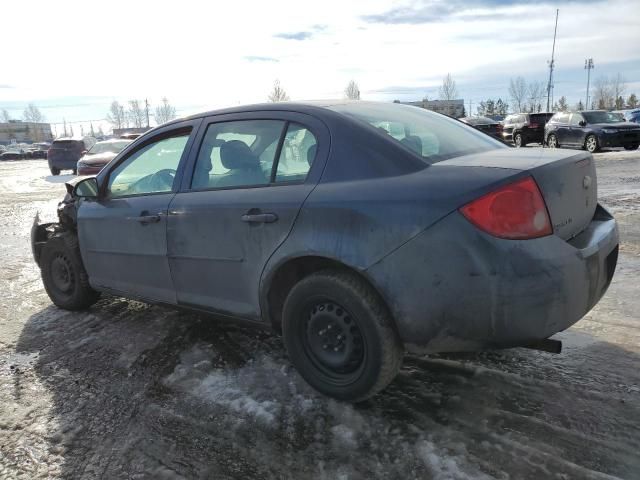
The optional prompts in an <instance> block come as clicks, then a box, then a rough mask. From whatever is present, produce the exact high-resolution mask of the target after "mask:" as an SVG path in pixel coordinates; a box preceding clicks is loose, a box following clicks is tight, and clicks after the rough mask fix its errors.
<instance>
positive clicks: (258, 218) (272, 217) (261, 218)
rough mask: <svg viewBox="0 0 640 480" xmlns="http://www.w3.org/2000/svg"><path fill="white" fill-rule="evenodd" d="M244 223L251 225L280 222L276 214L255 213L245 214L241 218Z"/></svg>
mask: <svg viewBox="0 0 640 480" xmlns="http://www.w3.org/2000/svg"><path fill="white" fill-rule="evenodd" d="M240 220H242V221H243V222H249V223H273V222H275V221H276V220H278V216H277V215H276V214H275V213H254V214H248V213H247V214H245V215H242V217H240Z"/></svg>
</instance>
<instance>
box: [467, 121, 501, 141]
mask: <svg viewBox="0 0 640 480" xmlns="http://www.w3.org/2000/svg"><path fill="white" fill-rule="evenodd" d="M460 121H461V122H464V123H466V124H467V125H471V126H472V127H475V128H477V129H478V130H480V131H481V132H484V133H486V134H487V135H491V136H492V137H494V138H497V139H498V140H502V124H501V123H500V122H498V121H496V120H493V119H491V118H489V117H464V118H461V119H460Z"/></svg>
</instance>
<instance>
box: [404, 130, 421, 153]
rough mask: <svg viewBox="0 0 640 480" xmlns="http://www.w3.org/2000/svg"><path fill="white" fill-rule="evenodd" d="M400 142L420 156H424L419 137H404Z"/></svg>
mask: <svg viewBox="0 0 640 480" xmlns="http://www.w3.org/2000/svg"><path fill="white" fill-rule="evenodd" d="M400 142H401V143H402V144H403V145H404V146H405V147H407V148H410V149H411V150H413V151H414V152H416V153H417V154H418V155H422V140H421V139H420V137H418V136H417V135H409V136H408V137H404V138H403V139H402V140H400Z"/></svg>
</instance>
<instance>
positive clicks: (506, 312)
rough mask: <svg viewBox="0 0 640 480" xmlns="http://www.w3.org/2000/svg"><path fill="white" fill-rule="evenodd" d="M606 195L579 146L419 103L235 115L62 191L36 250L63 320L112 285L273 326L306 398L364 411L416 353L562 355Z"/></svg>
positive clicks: (603, 258) (172, 126)
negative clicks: (511, 137)
mask: <svg viewBox="0 0 640 480" xmlns="http://www.w3.org/2000/svg"><path fill="white" fill-rule="evenodd" d="M596 185H597V183H596V169H595V165H594V161H593V158H592V157H591V155H589V154H588V153H586V152H583V153H580V152H578V153H576V152H564V151H561V150H551V149H544V150H543V149H528V150H515V149H512V148H509V147H507V146H506V145H504V144H503V143H501V142H499V141H497V140H494V139H492V138H490V137H489V136H487V135H484V134H482V133H480V132H478V131H477V130H475V129H473V128H470V127H469V126H467V125H464V124H463V123H461V122H458V121H457V120H453V119H449V118H447V117H445V116H443V115H439V114H437V113H433V112H429V111H428V110H424V109H420V108H415V107H412V106H405V105H398V104H393V103H388V104H384V103H371V102H361V101H359V102H339V103H334V104H328V105H324V106H320V105H307V104H295V103H283V104H269V105H257V106H248V107H237V108H232V109H227V110H221V111H216V112H210V113H205V114H201V115H196V116H193V117H190V118H186V119H181V120H177V121H173V122H169V123H167V124H164V125H162V126H160V127H158V128H156V129H154V130H152V131H150V132H148V133H146V134H144V135H143V136H142V137H140V138H139V139H137V140H136V141H135V142H133V143H132V144H131V145H130V146H128V147H127V148H126V149H125V150H123V151H122V152H121V153H120V154H119V155H118V156H117V157H116V158H115V159H114V160H113V161H112V162H110V163H109V165H107V166H106V167H105V168H104V169H103V170H102V171H101V172H100V173H99V174H98V175H97V176H96V177H89V178H81V177H78V178H76V179H74V180H73V181H72V182H69V183H68V184H67V188H68V192H69V194H68V195H67V197H66V199H65V200H64V201H63V202H62V204H61V205H60V207H59V209H58V215H59V222H58V223H55V224H42V225H38V220H37V219H36V221H35V222H34V226H33V229H32V248H33V252H34V257H35V260H36V262H37V263H38V265H39V266H40V268H41V272H42V279H43V283H44V286H45V288H46V290H47V293H48V294H49V296H50V298H51V299H52V301H53V302H54V303H55V304H56V305H58V306H59V307H61V308H65V309H68V310H80V309H84V308H87V307H89V306H90V305H92V304H94V303H95V302H96V301H97V299H98V296H99V295H100V292H110V293H112V294H115V295H120V296H125V297H130V298H136V299H141V300H145V301H148V302H153V303H159V304H163V305H171V306H175V307H179V308H185V309H191V310H196V311H204V312H212V313H215V314H219V315H222V316H224V317H226V318H230V319H244V320H250V321H253V322H255V323H256V324H259V325H263V326H271V327H273V328H274V329H275V330H276V331H282V333H283V335H284V344H285V346H286V348H287V351H288V353H289V358H290V360H291V362H292V363H293V365H294V366H295V367H296V368H297V369H298V371H299V372H300V373H301V375H302V376H303V377H304V378H305V379H306V380H307V381H308V382H309V383H310V384H311V385H312V386H314V387H315V388H316V389H318V390H319V391H321V392H323V393H325V394H327V395H330V396H333V397H336V398H339V399H344V400H351V401H359V400H363V399H365V398H367V397H370V396H371V395H373V394H375V393H376V392H377V391H379V390H381V389H383V388H384V387H385V386H386V385H387V384H388V383H389V382H390V381H391V380H392V379H393V378H394V376H395V375H396V373H397V372H398V369H399V367H400V365H401V363H402V357H403V353H404V351H405V349H407V350H409V351H413V352H422V353H425V352H452V351H469V350H479V349H484V348H502V347H514V346H522V345H527V346H537V348H549V347H552V346H553V347H556V346H557V344H556V343H555V342H554V341H553V340H548V337H549V336H551V335H553V334H554V333H556V332H559V331H561V330H564V329H566V328H568V327H569V326H571V325H572V324H573V323H575V322H577V321H578V320H579V319H580V318H582V317H583V316H584V315H585V314H586V313H587V312H588V311H589V310H590V309H591V308H592V307H593V306H594V305H595V304H596V303H597V302H598V300H599V299H600V298H601V297H602V295H603V294H604V292H605V291H606V290H607V287H608V286H609V282H610V281H611V278H612V276H613V273H614V269H615V266H616V261H617V251H618V232H617V227H616V222H615V220H614V219H613V217H612V216H611V215H610V214H609V213H608V212H607V211H606V210H605V209H604V208H603V207H602V206H600V205H599V204H598V199H597V191H596Z"/></svg>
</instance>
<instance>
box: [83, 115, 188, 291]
mask: <svg viewBox="0 0 640 480" xmlns="http://www.w3.org/2000/svg"><path fill="white" fill-rule="evenodd" d="M193 130H194V122H183V123H181V124H178V125H176V126H175V127H172V128H164V129H162V130H161V131H160V132H159V133H158V134H156V135H154V136H152V137H149V138H145V139H141V140H142V141H140V142H136V144H135V145H132V146H131V147H130V148H128V149H127V150H126V152H125V153H124V154H123V155H122V157H121V158H120V159H118V160H116V161H115V162H114V163H113V164H112V165H110V166H109V167H107V170H108V171H106V172H105V171H103V172H101V174H100V175H99V176H98V182H99V185H100V194H99V196H98V199H97V200H95V201H87V200H82V203H81V204H80V206H79V208H78V214H77V217H78V218H77V222H78V235H79V241H80V251H81V255H82V260H83V262H84V265H85V268H86V270H87V273H88V274H89V279H90V282H91V285H93V286H94V287H96V288H99V289H107V290H111V291H114V292H116V293H122V294H123V295H124V296H131V297H139V298H142V299H146V300H153V301H159V302H166V303H176V296H175V290H174V288H173V282H172V279H171V273H170V270H169V263H168V258H167V235H166V229H167V210H168V206H169V202H170V201H171V199H172V198H173V196H174V195H175V192H176V191H177V188H178V185H179V183H180V181H181V178H182V177H181V172H182V168H183V167H182V165H183V164H184V163H185V161H186V159H187V153H188V150H189V148H190V144H191V143H192V142H193V133H194V132H193Z"/></svg>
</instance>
